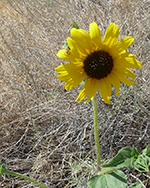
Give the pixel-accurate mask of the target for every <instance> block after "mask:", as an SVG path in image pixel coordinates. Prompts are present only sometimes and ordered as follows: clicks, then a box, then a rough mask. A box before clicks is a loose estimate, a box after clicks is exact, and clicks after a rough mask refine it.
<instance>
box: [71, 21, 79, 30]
mask: <svg viewBox="0 0 150 188" xmlns="http://www.w3.org/2000/svg"><path fill="white" fill-rule="evenodd" d="M72 28H76V29H79V26H78V25H77V24H76V22H74V21H73V22H72Z"/></svg>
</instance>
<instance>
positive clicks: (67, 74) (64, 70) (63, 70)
mask: <svg viewBox="0 0 150 188" xmlns="http://www.w3.org/2000/svg"><path fill="white" fill-rule="evenodd" d="M55 72H57V73H60V75H58V76H57V78H59V79H60V80H61V81H68V80H69V79H71V78H74V77H76V76H77V75H78V76H79V79H80V78H81V76H82V77H83V79H84V78H85V76H86V73H85V72H84V70H83V63H80V62H77V63H67V64H63V65H59V66H58V67H56V68H55ZM83 79H82V78H81V81H82V80H83Z"/></svg>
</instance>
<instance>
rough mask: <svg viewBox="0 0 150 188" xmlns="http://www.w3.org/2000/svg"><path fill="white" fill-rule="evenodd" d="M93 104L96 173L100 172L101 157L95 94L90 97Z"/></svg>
mask: <svg viewBox="0 0 150 188" xmlns="http://www.w3.org/2000/svg"><path fill="white" fill-rule="evenodd" d="M92 104H93V116H94V137H95V146H96V155H97V171H98V172H99V171H101V156H100V145H99V135H98V120H97V101H96V94H95V95H94V96H93V97H92Z"/></svg>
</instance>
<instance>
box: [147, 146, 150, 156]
mask: <svg viewBox="0 0 150 188" xmlns="http://www.w3.org/2000/svg"><path fill="white" fill-rule="evenodd" d="M147 156H148V157H150V148H149V149H148V150H147Z"/></svg>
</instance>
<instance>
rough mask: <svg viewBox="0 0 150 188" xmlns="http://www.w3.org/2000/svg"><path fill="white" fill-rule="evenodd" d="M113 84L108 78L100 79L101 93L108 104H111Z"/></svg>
mask: <svg viewBox="0 0 150 188" xmlns="http://www.w3.org/2000/svg"><path fill="white" fill-rule="evenodd" d="M111 89H112V87H111V84H110V83H109V81H108V80H107V78H103V79H101V80H99V91H100V94H101V97H102V98H103V99H104V102H105V103H106V104H111V103H110V96H111Z"/></svg>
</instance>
